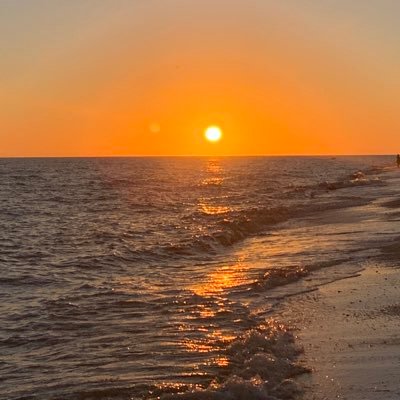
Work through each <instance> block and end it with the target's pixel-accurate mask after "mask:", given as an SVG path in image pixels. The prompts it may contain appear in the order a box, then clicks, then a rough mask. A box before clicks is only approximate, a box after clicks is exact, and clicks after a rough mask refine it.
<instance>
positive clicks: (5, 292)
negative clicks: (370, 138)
mask: <svg viewBox="0 0 400 400" xmlns="http://www.w3.org/2000/svg"><path fill="white" fill-rule="evenodd" d="M392 158H393V157H391V156H374V157H372V156H371V157H364V156H363V157H361V156H360V157H350V156H349V157H226V158H225V157H224V158H212V157H197V158H191V157H187V158H186V157H182V158H179V157H176V158H175V157H166V158H162V157H159V158H157V157H154V158H153V157H148V158H134V157H132V158H58V159H56V158H54V159H51V158H46V159H45V158H32V159H29V158H26V159H0V216H1V218H0V299H1V302H0V311H1V312H0V398H1V399H15V400H16V399H146V400H147V399H158V398H175V397H177V396H178V395H179V398H182V399H230V400H234V399H253V398H254V399H267V398H272V397H268V396H275V398H280V395H282V398H283V396H284V394H282V390H284V386H282V382H286V383H285V385H286V386H287V387H288V385H289V384H288V383H287V382H288V380H287V379H288V377H293V376H296V375H297V374H300V373H302V372H304V367H302V366H299V365H297V364H296V357H297V356H298V354H299V352H301V349H299V348H298V347H297V346H296V340H295V335H294V334H293V332H292V331H291V330H290V329H289V328H287V327H286V326H285V325H284V322H285V321H280V320H279V313H278V311H277V310H279V304H280V303H281V302H284V301H285V298H287V296H291V295H293V293H295V292H298V291H299V290H305V291H306V290H310V291H311V290H314V289H315V288H316V287H318V285H321V284H323V283H324V282H326V281H327V280H331V279H337V278H338V277H342V276H344V275H346V274H352V273H354V271H356V270H357V268H359V267H360V265H362V264H363V263H365V262H368V260H369V259H370V258H371V257H374V256H375V255H376V254H377V252H378V249H379V248H380V246H382V243H384V242H385V241H387V240H388V238H390V237H392V236H393V237H394V236H395V235H396V234H398V233H399V232H397V231H396V229H397V228H396V229H395V228H394V227H393V230H392V231H390V232H383V233H382V232H381V235H380V236H379V235H374V232H373V231H371V232H370V231H360V230H359V229H358V227H357V224H356V223H353V224H352V223H351V218H353V217H354V215H355V214H354V212H353V213H349V212H348V210H349V209H352V210H356V209H357V207H368V206H371V207H372V205H373V204H375V203H374V202H376V200H377V199H379V197H380V196H381V193H382V191H386V192H388V191H390V190H394V189H391V188H390V182H389V181H388V180H387V178H386V177H387V176H389V175H390V171H392V172H393V167H392V166H391V165H392V164H393V159H392ZM388 171H389V173H388ZM386 192H385V193H386ZM335 213H336V214H335ZM346 213H348V215H349V218H348V223H342V224H341V226H340V227H339V228H338V226H337V224H336V225H335V218H333V219H332V218H331V219H330V220H329V221H325V222H322V223H321V220H322V221H324V220H323V218H324V217H323V216H324V215H328V214H329V215H331V216H332V215H338V216H341V218H345V217H346V215H347V214H346ZM317 216H318V218H317ZM321 216H322V217H321ZM321 218H322V219H321ZM345 219H346V218H345ZM383 234H384V235H383ZM383 236H384V238H383ZM293 283H296V285H293ZM266 376H267V378H268V379H266ZM293 390H294V389H293Z"/></svg>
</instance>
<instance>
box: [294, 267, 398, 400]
mask: <svg viewBox="0 0 400 400" xmlns="http://www.w3.org/2000/svg"><path fill="white" fill-rule="evenodd" d="M399 294H400V270H398V269H394V268H385V267H382V266H381V265H379V266H378V265H370V266H368V267H367V268H366V269H365V270H364V271H362V272H361V273H360V274H359V275H358V276H355V277H351V278H347V279H342V280H339V281H336V282H333V283H330V284H328V285H325V286H322V287H320V289H319V290H318V291H316V292H313V293H309V294H306V295H302V296H301V297H300V298H296V299H292V300H291V301H289V303H288V307H289V308H290V310H291V313H292V315H295V316H296V317H293V320H292V321H293V323H294V324H295V325H296V326H297V327H298V328H299V333H298V336H299V342H300V343H301V344H302V345H303V347H304V355H303V357H302V363H304V365H306V366H309V367H312V369H313V372H312V373H311V374H307V375H303V376H302V378H301V383H302V385H304V388H305V397H304V399H305V400H323V399H349V400H350V399H351V400H361V399H368V400H375V399H376V400H378V399H379V400H389V399H398V398H400V384H399V376H400V347H399V344H400V328H399V322H400V296H399Z"/></svg>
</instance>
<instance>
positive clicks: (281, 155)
mask: <svg viewBox="0 0 400 400" xmlns="http://www.w3.org/2000/svg"><path fill="white" fill-rule="evenodd" d="M396 154H397V153H358V154H351V153H344V154H232V155H228V154H219V155H216V154H197V155H194V154H165V155H164V154H146V155H140V154H139V155H134V154H129V155H96V156H94V155H70V156H67V155H66V156H53V155H48V156H45V155H43V156H30V155H28V156H2V155H0V159H21V158H205V157H236V158H239V157H367V156H372V157H374V156H393V155H396Z"/></svg>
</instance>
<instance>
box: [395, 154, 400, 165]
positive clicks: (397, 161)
mask: <svg viewBox="0 0 400 400" xmlns="http://www.w3.org/2000/svg"><path fill="white" fill-rule="evenodd" d="M396 163H397V168H400V154H397V157H396Z"/></svg>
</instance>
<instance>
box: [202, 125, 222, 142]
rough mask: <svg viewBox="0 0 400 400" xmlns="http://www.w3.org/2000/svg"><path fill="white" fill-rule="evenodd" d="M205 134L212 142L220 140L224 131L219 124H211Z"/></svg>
mask: <svg viewBox="0 0 400 400" xmlns="http://www.w3.org/2000/svg"><path fill="white" fill-rule="evenodd" d="M204 135H205V137H206V139H207V140H209V141H210V142H218V141H219V140H220V139H221V137H222V131H221V128H220V127H219V126H209V127H208V128H207V129H206V131H205V133H204Z"/></svg>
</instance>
